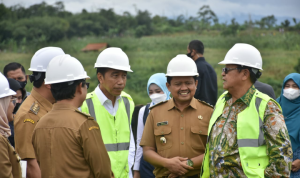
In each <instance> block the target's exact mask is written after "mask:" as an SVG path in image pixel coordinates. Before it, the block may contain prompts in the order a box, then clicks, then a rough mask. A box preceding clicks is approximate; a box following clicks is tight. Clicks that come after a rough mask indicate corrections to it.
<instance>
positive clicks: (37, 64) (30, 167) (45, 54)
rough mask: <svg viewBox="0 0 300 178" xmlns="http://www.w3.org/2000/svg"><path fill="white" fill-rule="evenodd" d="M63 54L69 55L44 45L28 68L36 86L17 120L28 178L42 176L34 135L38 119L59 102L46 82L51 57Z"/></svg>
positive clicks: (18, 140)
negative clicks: (33, 143) (34, 146)
mask: <svg viewBox="0 0 300 178" xmlns="http://www.w3.org/2000/svg"><path fill="white" fill-rule="evenodd" d="M62 54H65V53H64V51H63V50H62V49H61V48H58V47H45V48H42V49H40V50H38V51H37V52H36V53H35V54H34V55H33V57H32V59H31V63H30V68H29V69H28V70H30V71H32V75H30V81H31V82H32V83H33V89H32V90H31V94H30V95H29V96H28V97H27V98H26V100H25V101H24V102H23V103H22V105H21V106H20V108H19V110H18V112H17V114H16V117H15V120H14V128H15V146H16V151H17V153H18V154H19V155H20V157H21V159H22V160H26V161H27V175H26V177H27V178H39V177H41V173H40V168H39V166H38V163H37V161H36V158H35V153H34V149H33V146H32V142H31V137H32V132H33V129H34V127H35V126H36V124H37V122H38V121H39V120H40V118H41V117H42V116H44V115H45V114H46V113H47V112H49V111H50V110H51V109H52V104H53V103H54V102H55V99H54V98H53V96H52V94H51V91H50V86H49V85H45V83H44V79H45V72H46V69H47V66H48V64H49V62H50V61H51V59H52V58H53V57H55V56H58V55H62Z"/></svg>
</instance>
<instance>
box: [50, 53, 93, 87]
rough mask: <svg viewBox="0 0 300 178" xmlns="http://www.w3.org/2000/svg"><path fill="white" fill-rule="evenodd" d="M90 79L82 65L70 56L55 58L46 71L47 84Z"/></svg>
mask: <svg viewBox="0 0 300 178" xmlns="http://www.w3.org/2000/svg"><path fill="white" fill-rule="evenodd" d="M86 78H90V77H89V76H87V74H86V71H85V70H84V68H83V66H82V64H81V63H80V62H79V61H78V60H77V59H76V58H74V57H71V56H70V55H68V54H64V55H59V56H56V57H54V58H53V59H52V60H51V61H50V63H49V65H48V67H47V70H46V77H45V84H55V83H63V82H69V81H74V80H80V79H86Z"/></svg>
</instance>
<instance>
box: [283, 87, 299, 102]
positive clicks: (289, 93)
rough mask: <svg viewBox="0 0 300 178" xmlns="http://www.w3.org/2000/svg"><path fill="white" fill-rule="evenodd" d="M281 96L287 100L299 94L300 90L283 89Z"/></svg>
mask: <svg viewBox="0 0 300 178" xmlns="http://www.w3.org/2000/svg"><path fill="white" fill-rule="evenodd" d="M283 96H284V97H286V98H287V99H288V100H294V99H296V98H298V97H299V96H300V90H297V89H293V88H288V89H283Z"/></svg>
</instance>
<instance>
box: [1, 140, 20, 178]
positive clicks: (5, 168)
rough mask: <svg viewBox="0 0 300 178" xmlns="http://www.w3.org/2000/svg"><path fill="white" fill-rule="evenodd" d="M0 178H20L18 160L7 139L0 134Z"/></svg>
mask: <svg viewBox="0 0 300 178" xmlns="http://www.w3.org/2000/svg"><path fill="white" fill-rule="evenodd" d="M0 177H1V178H2V177H3V178H21V177H22V173H21V166H20V158H19V156H18V155H17V153H16V152H15V149H14V148H13V147H12V146H11V145H10V143H9V142H8V140H7V138H5V137H3V136H2V135H1V134H0Z"/></svg>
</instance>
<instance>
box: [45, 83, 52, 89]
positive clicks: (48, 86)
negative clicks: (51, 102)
mask: <svg viewBox="0 0 300 178" xmlns="http://www.w3.org/2000/svg"><path fill="white" fill-rule="evenodd" d="M44 85H45V82H44ZM45 87H46V88H47V89H49V90H51V85H45Z"/></svg>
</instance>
